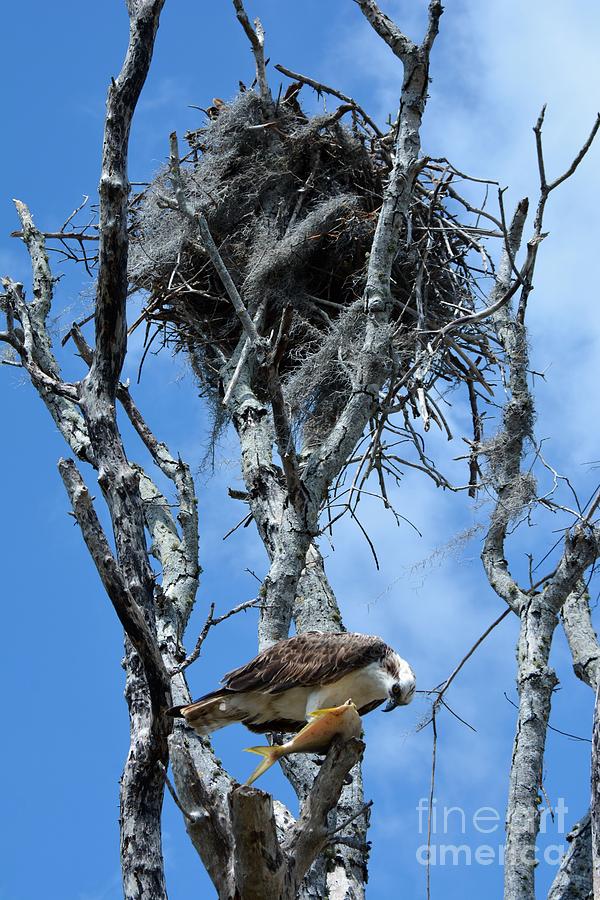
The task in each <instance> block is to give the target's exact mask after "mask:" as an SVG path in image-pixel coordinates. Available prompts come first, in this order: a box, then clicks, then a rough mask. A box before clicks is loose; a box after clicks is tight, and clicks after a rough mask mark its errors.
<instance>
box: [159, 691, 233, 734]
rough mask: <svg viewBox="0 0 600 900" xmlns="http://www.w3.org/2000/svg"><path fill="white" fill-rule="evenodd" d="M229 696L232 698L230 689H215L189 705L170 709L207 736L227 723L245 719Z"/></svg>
mask: <svg viewBox="0 0 600 900" xmlns="http://www.w3.org/2000/svg"><path fill="white" fill-rule="evenodd" d="M228 698H229V699H230V698H231V693H230V692H229V691H227V690H222V691H214V692H213V693H212V694H207V695H206V697H202V698H201V699H200V700H197V701H196V702H195V703H190V704H188V705H187V706H174V707H173V708H172V709H170V710H169V714H170V715H172V716H178V717H181V718H184V719H185V720H186V722H187V723H188V725H190V726H191V727H192V728H193V729H194V731H195V732H196V734H199V735H201V736H205V735H207V734H211V732H213V731H217V730H218V729H219V728H224V727H225V725H231V724H232V723H233V722H241V721H242V720H243V718H244V715H243V713H242V712H241V711H240V710H239V709H236V704H233V703H228V702H227V699H228Z"/></svg>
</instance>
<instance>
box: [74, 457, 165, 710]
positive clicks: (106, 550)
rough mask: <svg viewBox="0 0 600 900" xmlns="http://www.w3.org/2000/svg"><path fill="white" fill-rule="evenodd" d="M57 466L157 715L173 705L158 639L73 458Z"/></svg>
mask: <svg viewBox="0 0 600 900" xmlns="http://www.w3.org/2000/svg"><path fill="white" fill-rule="evenodd" d="M58 469H59V472H60V474H61V477H62V480H63V482H64V485H65V488H66V490H67V493H68V495H69V499H70V501H71V506H72V507H73V513H74V515H75V518H76V520H77V524H78V525H79V527H80V528H81V533H82V536H83V539H84V541H85V544H86V546H87V548H88V550H89V553H90V556H91V557H92V559H93V560H94V564H95V566H96V569H97V570H98V574H99V575H100V578H101V580H102V584H103V585H104V588H105V590H106V593H107V594H108V596H109V599H110V601H111V603H112V605H113V607H114V609H115V612H116V614H117V616H118V617H119V621H120V622H121V624H122V626H123V628H124V630H125V633H126V634H127V636H128V637H129V639H130V640H131V643H132V644H133V646H134V647H135V649H136V651H137V652H138V653H139V656H140V659H141V660H142V663H143V665H144V671H145V673H146V678H147V680H148V688H149V690H150V695H151V697H152V705H153V708H154V711H155V714H156V715H160V714H162V712H164V710H165V709H167V708H168V707H169V706H170V705H171V694H170V689H169V677H168V675H167V671H166V669H165V667H164V664H163V661H162V657H161V655H160V653H159V652H158V647H157V646H156V640H155V639H154V637H153V636H152V634H151V633H150V630H149V628H148V626H147V624H146V621H145V619H144V616H143V614H142V612H141V610H140V608H139V607H138V605H137V604H136V602H135V600H134V599H133V597H132V596H131V594H130V593H129V589H128V587H127V584H126V583H125V579H124V578H123V574H122V572H121V571H120V569H119V567H118V566H117V563H116V562H115V559H114V557H113V555H112V553H111V550H110V546H109V544H108V541H107V539H106V536H105V534H104V532H103V530H102V526H101V525H100V521H99V519H98V516H97V515H96V511H95V510H94V506H93V504H92V500H91V498H90V495H89V491H88V489H87V487H86V486H85V484H84V482H83V479H82V477H81V475H80V474H79V472H78V471H77V467H76V465H75V463H74V462H73V460H71V459H61V460H60V461H59V463H58Z"/></svg>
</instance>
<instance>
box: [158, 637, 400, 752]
mask: <svg viewBox="0 0 600 900" xmlns="http://www.w3.org/2000/svg"><path fill="white" fill-rule="evenodd" d="M222 684H223V687H221V688H218V689H217V690H216V691H212V692H211V693H210V694H206V695H205V696H204V697H201V698H200V699H199V700H197V701H196V702H195V703H191V704H189V705H187V706H179V707H175V708H174V709H173V710H171V714H172V715H175V716H183V718H184V719H185V720H186V721H187V722H188V723H189V725H191V727H192V728H193V729H194V731H196V732H197V733H198V734H200V735H206V734H210V733H211V732H212V731H216V730H217V729H218V728H223V727H224V726H225V725H230V724H232V723H233V722H242V723H243V724H244V725H246V727H247V728H249V729H250V731H254V732H257V733H265V732H273V731H278V732H292V731H299V730H300V729H301V728H303V727H304V726H305V725H306V722H307V721H310V717H311V713H312V712H314V711H315V710H319V709H330V708H332V707H338V706H342V705H343V704H344V703H346V701H347V700H348V699H351V700H352V701H353V703H354V704H355V705H356V707H357V709H358V712H359V714H360V715H361V716H362V715H365V713H368V712H371V710H373V709H375V708H376V707H378V706H380V705H381V704H382V703H384V702H385V701H387V704H386V706H385V707H384V710H383V711H384V712H389V711H390V710H392V709H394V708H395V707H397V706H405V705H406V704H407V703H410V701H411V700H412V699H413V696H414V693H415V676H414V672H413V670H412V669H411V667H410V666H409V664H408V663H407V662H406V660H404V659H402V657H401V656H399V655H398V654H397V653H396V652H395V651H394V650H392V648H391V647H389V646H388V645H387V644H386V643H385V642H384V641H383V640H381V638H378V637H373V636H372V635H367V634H355V633H351V632H333V633H332V632H326V633H322V632H318V631H306V632H304V633H302V634H299V635H296V636H295V637H291V638H287V639H286V640H283V641H278V642H277V643H276V644H274V645H273V646H272V647H269V648H268V649H267V650H263V652H262V653H259V654H258V656H256V657H255V658H254V659H253V660H251V661H250V662H249V663H246V665H244V666H240V667H239V668H238V669H233V671H231V672H228V673H227V674H226V675H225V677H224V678H223V680H222Z"/></svg>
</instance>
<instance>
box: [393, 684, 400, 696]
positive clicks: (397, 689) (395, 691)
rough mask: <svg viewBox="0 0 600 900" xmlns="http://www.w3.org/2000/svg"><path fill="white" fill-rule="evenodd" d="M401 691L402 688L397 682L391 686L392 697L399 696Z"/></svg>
mask: <svg viewBox="0 0 600 900" xmlns="http://www.w3.org/2000/svg"><path fill="white" fill-rule="evenodd" d="M401 693H402V688H401V687H400V685H399V684H395V685H394V686H393V688H392V694H393V695H394V697H399V696H400V694H401Z"/></svg>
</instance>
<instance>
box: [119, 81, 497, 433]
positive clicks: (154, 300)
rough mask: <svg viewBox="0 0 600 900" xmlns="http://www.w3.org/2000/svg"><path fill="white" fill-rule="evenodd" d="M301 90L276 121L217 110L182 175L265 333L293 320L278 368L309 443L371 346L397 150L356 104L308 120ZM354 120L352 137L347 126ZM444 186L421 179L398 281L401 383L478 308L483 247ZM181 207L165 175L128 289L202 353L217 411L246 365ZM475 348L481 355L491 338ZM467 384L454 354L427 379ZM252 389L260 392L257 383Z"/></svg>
mask: <svg viewBox="0 0 600 900" xmlns="http://www.w3.org/2000/svg"><path fill="white" fill-rule="evenodd" d="M294 87H295V88H296V89H295V90H288V92H287V95H286V99H284V100H283V101H281V102H279V103H278V104H277V105H276V109H275V114H274V115H269V116H267V118H266V120H265V115H264V112H263V107H262V105H261V101H260V99H259V98H258V97H257V95H256V94H255V93H254V92H253V91H246V92H243V93H241V94H239V95H238V96H237V97H236V98H235V100H234V101H233V102H231V103H229V104H218V105H216V106H215V107H214V108H213V110H212V115H213V118H212V120H211V121H210V122H209V124H208V125H207V127H205V128H202V129H200V130H199V131H196V132H194V133H191V134H188V135H186V138H187V140H188V143H189V145H190V148H191V151H190V153H188V155H187V157H186V160H187V163H186V165H184V166H183V168H182V174H183V179H184V187H185V192H186V195H187V201H188V204H189V206H190V207H191V209H192V210H193V211H195V212H202V213H203V214H204V216H205V217H206V219H207V221H208V224H209V227H210V230H211V233H212V235H213V238H214V240H215V242H216V244H217V246H218V247H219V250H220V253H221V256H222V258H223V260H224V262H225V264H226V265H227V267H228V269H229V272H230V273H231V275H232V277H233V279H234V281H235V283H236V285H237V287H238V289H239V291H240V293H241V295H242V297H243V299H244V302H245V304H246V305H247V307H248V309H249V311H250V314H251V315H256V314H257V311H259V310H262V312H261V315H260V319H259V331H260V332H261V333H263V334H264V335H267V336H268V335H270V334H271V333H273V332H275V333H276V332H277V328H278V323H279V322H280V320H281V315H282V310H283V309H284V308H285V307H291V308H292V309H293V317H292V325H291V328H290V330H289V335H288V341H287V344H286V349H285V352H284V353H283V356H282V358H281V362H280V366H279V371H280V376H281V379H282V382H283V386H284V394H285V400H286V403H287V405H288V409H289V411H290V413H291V415H292V416H293V417H294V418H295V420H296V422H302V423H303V424H304V432H305V434H304V439H305V442H310V435H309V431H312V433H313V438H315V437H318V435H317V434H316V432H320V431H322V428H323V427H326V426H327V425H330V424H331V421H332V418H335V415H336V410H337V409H339V408H340V405H341V404H342V403H343V402H344V399H345V398H346V396H347V393H348V390H349V384H350V376H349V370H350V369H351V367H352V364H353V361H354V360H355V358H356V354H357V353H358V351H359V348H360V345H361V342H362V339H363V335H364V319H365V316H364V311H363V307H362V303H361V302H360V300H361V297H362V294H363V289H364V285H365V275H366V267H367V264H368V254H369V250H370V247H371V242H372V239H373V234H374V230H375V226H376V222H377V216H378V211H379V208H380V206H381V202H382V191H383V185H384V184H385V179H386V177H387V175H388V172H389V168H390V160H391V157H390V150H391V149H392V140H391V135H390V136H388V138H379V137H378V136H377V135H375V134H373V133H372V132H370V130H369V129H368V128H367V127H365V126H364V124H362V122H361V121H359V117H358V114H357V113H356V111H354V110H350V108H349V107H342V108H341V112H340V110H338V111H337V112H336V113H333V114H324V115H318V116H312V117H311V116H307V115H305V114H304V113H303V111H302V109H301V107H300V105H299V103H298V100H297V93H298V88H299V86H298V85H296V86H294ZM346 113H350V115H351V127H350V126H346V125H345V124H342V121H341V119H342V114H346ZM442 187H443V178H442V179H440V177H439V175H436V174H435V172H433V171H432V170H431V169H429V170H428V169H425V170H424V171H423V172H422V173H421V175H420V178H419V183H418V186H417V191H416V195H415V200H414V202H413V205H412V208H411V213H410V218H409V219H408V220H407V221H406V222H404V224H403V231H402V238H401V244H400V247H399V252H398V255H397V259H396V263H395V265H394V268H393V273H392V275H393V281H392V291H393V297H394V299H395V301H396V307H395V311H394V314H393V317H392V325H391V328H392V329H393V333H394V342H393V343H394V347H395V353H396V360H395V364H396V372H397V374H398V376H400V377H401V376H402V369H403V367H404V368H405V369H408V367H409V366H410V364H411V362H413V361H414V358H415V341H419V342H420V341H422V340H426V338H423V337H422V335H423V334H424V333H426V331H427V330H429V329H431V330H436V329H439V328H440V327H441V326H443V325H444V324H445V323H446V322H449V321H451V320H452V319H454V318H455V317H456V316H457V315H464V314H465V313H466V312H469V311H471V310H472V309H473V307H474V303H475V297H476V292H477V284H476V281H477V278H476V275H475V274H473V271H472V267H471V266H470V264H469V262H468V260H469V255H470V254H472V251H473V247H474V241H473V239H472V238H471V237H470V236H469V233H468V229H465V228H462V227H458V225H457V223H456V219H455V217H454V215H453V214H452V212H450V211H449V210H448V208H447V207H446V206H445V205H444V204H445V202H446V199H447V198H446V196H445V194H444V190H443V189H441V188H442ZM172 194H173V189H172V186H171V183H170V178H169V172H168V170H167V169H165V170H164V171H163V172H162V173H160V174H159V175H158V176H157V178H156V179H155V180H154V182H153V183H152V185H151V186H150V188H149V189H148V190H147V191H145V193H144V194H143V196H142V197H141V198H140V199H139V201H138V202H137V203H135V204H134V206H133V222H132V242H131V252H130V270H129V276H130V280H131V284H132V286H133V288H134V289H143V290H145V291H147V292H148V294H149V298H148V301H147V304H146V310H145V313H144V318H145V319H146V321H147V323H152V322H154V323H156V324H157V332H155V333H159V334H161V335H162V337H163V340H165V341H166V342H169V343H171V344H174V345H175V346H176V347H177V348H180V349H186V350H187V351H188V352H191V353H192V356H193V359H194V362H195V365H194V368H195V370H196V372H197V373H198V374H199V375H200V377H201V379H202V381H203V383H204V387H205V389H206V391H207V393H208V394H209V396H210V397H212V399H213V401H214V404H215V407H217V406H219V405H220V391H221V390H222V389H221V384H220V372H221V371H222V367H223V363H224V360H229V359H230V358H231V357H232V354H235V353H236V348H237V352H238V353H239V352H240V347H241V343H240V341H241V340H242V341H243V335H242V331H241V326H240V323H239V320H238V318H237V316H236V315H235V313H234V310H233V308H232V305H231V303H230V301H229V299H228V297H227V294H226V292H225V290H224V288H223V285H222V283H221V281H220V279H219V277H218V275H217V274H216V272H215V270H214V267H213V265H212V263H211V261H210V259H209V257H208V254H207V253H206V251H205V250H204V248H203V247H202V245H201V243H200V241H199V236H198V232H197V231H196V230H195V229H194V228H193V226H192V225H190V222H189V221H188V220H186V219H185V217H183V216H181V215H180V214H179V213H178V212H177V211H175V210H173V209H169V208H166V207H165V203H164V197H165V195H169V196H172ZM161 198H163V199H162V200H161ZM457 310H458V311H457ZM418 335H421V336H418ZM475 349H476V350H477V352H478V353H481V349H482V348H481V341H480V340H479V343H478V344H477V347H476V348H475ZM484 356H485V351H484ZM463 376H464V369H463V367H462V366H461V365H458V366H457V359H456V356H455V355H454V356H453V355H452V354H448V353H446V352H441V353H436V354H435V360H434V361H433V363H432V364H431V365H430V366H429V367H428V371H427V376H426V377H427V380H428V382H429V383H431V382H432V380H435V379H437V378H439V377H442V378H444V379H446V380H447V381H450V382H454V381H456V380H457V379H460V378H462V377H463ZM423 377H424V376H423ZM254 387H255V390H257V391H258V392H259V393H261V392H262V391H263V386H262V385H261V384H260V381H258V383H257V384H256V385H254ZM309 423H310V424H309Z"/></svg>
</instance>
